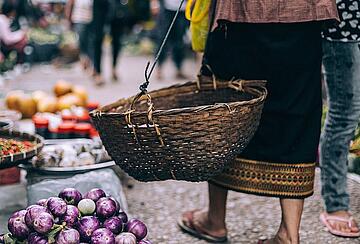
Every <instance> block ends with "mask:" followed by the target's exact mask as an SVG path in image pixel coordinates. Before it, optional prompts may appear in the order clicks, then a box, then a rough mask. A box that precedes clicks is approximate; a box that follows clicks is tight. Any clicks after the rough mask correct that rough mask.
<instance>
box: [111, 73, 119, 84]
mask: <svg viewBox="0 0 360 244" xmlns="http://www.w3.org/2000/svg"><path fill="white" fill-rule="evenodd" d="M112 80H113V81H114V82H116V81H118V80H119V78H118V76H117V74H116V72H115V71H114V72H113V73H112Z"/></svg>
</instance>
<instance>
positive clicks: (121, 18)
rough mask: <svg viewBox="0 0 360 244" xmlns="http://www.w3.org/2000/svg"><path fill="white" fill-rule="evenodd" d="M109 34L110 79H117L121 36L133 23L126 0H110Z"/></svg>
mask: <svg viewBox="0 0 360 244" xmlns="http://www.w3.org/2000/svg"><path fill="white" fill-rule="evenodd" d="M110 3H111V8H110V11H111V15H110V35H111V39H112V42H111V47H112V79H113V80H114V81H117V80H118V75H117V72H116V66H117V60H118V56H119V54H120V52H121V48H122V43H121V42H122V37H123V35H124V33H125V32H126V31H127V29H128V28H131V26H132V25H133V24H134V23H133V22H134V21H133V15H132V13H131V11H130V9H129V2H128V1H121V0H111V2H110Z"/></svg>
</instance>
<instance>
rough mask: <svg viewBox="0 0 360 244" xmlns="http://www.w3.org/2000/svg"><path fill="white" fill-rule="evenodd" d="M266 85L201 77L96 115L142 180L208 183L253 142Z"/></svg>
mask: <svg viewBox="0 0 360 244" xmlns="http://www.w3.org/2000/svg"><path fill="white" fill-rule="evenodd" d="M266 95H267V91H266V89H265V81H260V80H233V81H220V80H217V79H215V78H214V77H213V78H211V77H204V76H199V79H198V81H196V82H187V83H185V84H180V85H174V86H171V87H167V88H163V89H160V90H155V91H152V92H149V93H147V94H145V95H144V94H143V93H140V94H138V95H137V96H135V97H130V98H127V99H121V100H119V101H117V102H115V103H113V104H110V105H107V106H105V107H103V108H101V109H99V110H96V111H94V112H92V113H91V117H92V119H93V122H94V124H95V126H96V128H97V130H98V131H99V132H100V136H101V139H102V141H103V143H104V145H105V148H106V149H107V151H108V153H109V154H110V156H111V157H112V158H113V159H114V160H115V162H116V163H117V164H118V165H119V166H120V167H121V168H122V169H123V170H124V171H125V172H127V173H128V174H129V175H130V176H132V177H134V178H135V179H137V180H139V181H159V180H168V179H173V180H186V181H207V180H208V179H210V178H212V177H213V176H215V175H218V174H219V173H221V172H222V170H223V169H224V166H225V164H226V163H227V162H228V161H230V160H233V159H234V158H235V157H236V155H238V154H239V153H240V152H241V151H242V150H243V149H244V148H245V147H246V145H247V144H248V142H249V140H250V139H251V138H252V136H253V135H254V133H255V131H256V129H257V126H258V124H259V120H260V116H261V111H262V108H263V104H264V100H265V98H266Z"/></svg>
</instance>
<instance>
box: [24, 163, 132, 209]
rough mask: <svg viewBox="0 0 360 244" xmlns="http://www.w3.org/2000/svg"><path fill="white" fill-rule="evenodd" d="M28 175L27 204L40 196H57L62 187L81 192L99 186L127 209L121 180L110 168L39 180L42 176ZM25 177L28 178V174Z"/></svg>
mask: <svg viewBox="0 0 360 244" xmlns="http://www.w3.org/2000/svg"><path fill="white" fill-rule="evenodd" d="M30 177H31V178H32V179H28V185H27V198H28V205H31V204H34V203H36V202H37V201H38V200H40V199H42V198H49V197H51V196H57V195H58V194H59V192H60V191H61V190H62V189H64V188H67V187H73V188H75V189H77V190H79V191H80V192H81V193H83V194H84V193H86V192H87V191H89V190H91V189H92V188H101V189H103V190H104V191H105V192H106V194H107V195H111V196H113V197H114V198H115V199H116V200H118V202H119V203H120V206H121V208H122V209H123V210H124V211H127V210H128V206H127V202H126V198H125V194H124V192H123V189H122V185H121V182H120V180H119V178H118V176H117V175H116V174H115V172H114V171H113V170H112V169H99V170H96V171H91V172H88V173H84V174H77V175H75V176H72V177H69V178H58V177H61V176H59V175H57V177H54V178H53V179H49V178H50V176H44V178H46V179H44V180H41V178H42V177H39V176H36V175H33V176H30ZM63 177H64V176H63ZM65 177H66V176H65ZM27 178H29V175H28V176H27ZM39 180H40V182H39ZM32 181H34V182H32Z"/></svg>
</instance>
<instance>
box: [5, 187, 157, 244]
mask: <svg viewBox="0 0 360 244" xmlns="http://www.w3.org/2000/svg"><path fill="white" fill-rule="evenodd" d="M8 230H9V233H4V234H1V235H0V243H5V244H8V243H9V244H10V243H14V244H16V243H28V244H47V243H49V244H51V243H57V244H78V243H80V241H81V243H93V244H150V243H151V242H150V241H149V240H148V239H146V236H147V233H148V229H147V227H146V225H145V224H144V223H143V222H142V221H140V220H138V219H128V215H127V214H126V212H124V210H123V209H122V206H121V204H120V203H119V202H118V201H117V200H116V199H115V198H113V197H112V196H110V195H107V194H106V193H105V191H103V190H102V189H99V188H95V189H91V190H90V191H88V192H86V193H85V194H84V195H83V194H81V193H80V191H78V190H76V189H74V188H65V189H63V190H61V191H60V193H59V194H58V195H57V196H52V197H49V198H47V199H39V200H38V201H37V202H36V204H34V205H31V206H28V207H27V208H26V209H24V210H19V211H17V212H15V213H13V214H12V215H11V217H10V218H9V220H8Z"/></svg>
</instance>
